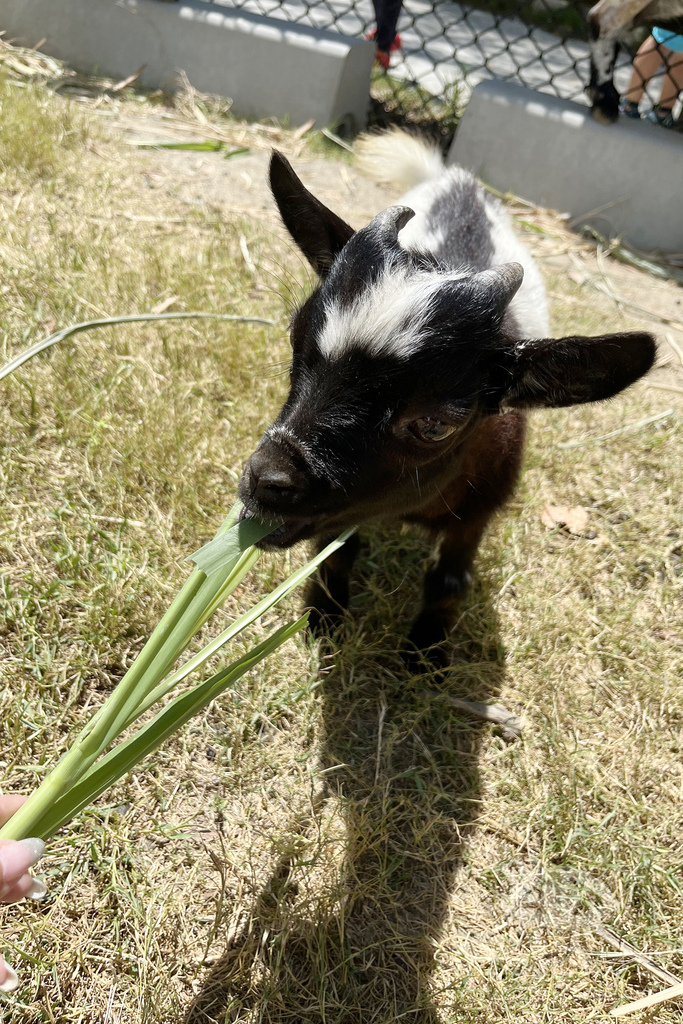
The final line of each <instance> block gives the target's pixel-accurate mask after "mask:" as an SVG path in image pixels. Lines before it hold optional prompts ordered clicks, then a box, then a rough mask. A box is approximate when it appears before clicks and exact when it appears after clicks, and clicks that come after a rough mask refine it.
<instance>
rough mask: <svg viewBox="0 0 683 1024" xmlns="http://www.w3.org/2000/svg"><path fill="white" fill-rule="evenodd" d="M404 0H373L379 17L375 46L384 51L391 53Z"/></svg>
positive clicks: (376, 15) (376, 14)
mask: <svg viewBox="0 0 683 1024" xmlns="http://www.w3.org/2000/svg"><path fill="white" fill-rule="evenodd" d="M402 2H403V0H372V6H373V7H374V8H375V17H376V18H377V31H376V33H375V46H376V47H377V49H378V50H380V51H381V52H382V53H389V50H390V49H391V44H392V43H393V41H394V36H395V35H396V26H397V24H398V19H399V16H400V14H401V4H402Z"/></svg>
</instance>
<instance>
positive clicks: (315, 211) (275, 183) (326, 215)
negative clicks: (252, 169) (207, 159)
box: [270, 150, 353, 277]
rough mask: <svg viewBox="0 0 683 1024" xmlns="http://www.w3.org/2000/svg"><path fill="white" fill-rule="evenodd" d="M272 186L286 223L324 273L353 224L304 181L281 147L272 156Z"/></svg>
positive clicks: (317, 268) (315, 268) (313, 263)
mask: <svg viewBox="0 0 683 1024" xmlns="http://www.w3.org/2000/svg"><path fill="white" fill-rule="evenodd" d="M270 189H271V192H272V193H273V196H274V198H275V202H276V203H277V205H278V209H279V210H280V215H281V217H282V220H283V221H284V224H285V227H286V228H287V230H288V231H289V233H290V235H291V236H292V238H293V239H294V241H295V242H296V244H297V245H298V246H299V248H300V249H301V251H302V253H303V254H304V256H305V257H306V259H307V260H308V262H309V263H310V264H311V266H312V267H313V269H314V270H315V271H316V273H317V274H319V275H320V276H321V277H324V276H325V274H326V273H327V272H328V270H329V269H330V267H331V266H332V263H333V262H334V259H335V257H336V256H338V255H339V253H340V252H341V250H342V249H343V248H344V246H345V245H346V243H347V242H348V240H349V238H351V235H352V234H353V228H352V227H350V226H349V225H348V224H347V223H346V222H345V221H343V220H342V219H341V217H338V216H337V215H336V213H333V212H332V210H328V208H327V207H326V206H324V205H323V204H322V203H321V202H320V200H319V199H316V198H315V196H314V195H312V194H311V193H310V192H309V191H308V189H307V188H305V187H304V185H302V183H301V182H300V181H299V179H298V177H297V176H296V174H295V173H294V170H293V168H292V165H291V164H290V162H289V160H287V158H286V157H284V156H283V155H282V153H278V152H277V150H275V151H274V152H273V155H272V157H271V160H270Z"/></svg>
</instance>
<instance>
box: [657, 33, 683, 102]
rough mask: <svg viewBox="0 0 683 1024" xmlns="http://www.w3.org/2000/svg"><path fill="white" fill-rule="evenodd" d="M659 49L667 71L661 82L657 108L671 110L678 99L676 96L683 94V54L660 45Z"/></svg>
mask: <svg viewBox="0 0 683 1024" xmlns="http://www.w3.org/2000/svg"><path fill="white" fill-rule="evenodd" d="M660 49H661V52H662V58H663V61H664V63H665V64H666V66H667V70H666V74H665V75H664V81H663V82H662V93H661V95H660V97H659V107H660V108H661V107H664V108H665V109H666V110H671V109H672V108H673V106H674V104H675V102H676V100H677V99H678V94H679V93H680V92H683V53H677V52H676V50H669V49H668V47H666V46H663V45H662V44H661V43H660Z"/></svg>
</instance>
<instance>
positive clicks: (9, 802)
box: [0, 793, 28, 826]
mask: <svg viewBox="0 0 683 1024" xmlns="http://www.w3.org/2000/svg"><path fill="white" fill-rule="evenodd" d="M27 799H28V797H25V796H19V794H18V793H6V794H5V795H3V794H1V793H0V826H2V825H4V824H5V822H6V821H9V819H10V818H11V817H12V815H13V814H14V813H15V812H16V811H18V810H19V808H20V807H21V805H22V804H25V803H26V800H27Z"/></svg>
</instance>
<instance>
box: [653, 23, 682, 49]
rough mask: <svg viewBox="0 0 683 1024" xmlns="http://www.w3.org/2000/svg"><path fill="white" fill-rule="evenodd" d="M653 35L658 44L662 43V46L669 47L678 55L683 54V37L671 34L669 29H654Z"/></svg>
mask: <svg viewBox="0 0 683 1024" xmlns="http://www.w3.org/2000/svg"><path fill="white" fill-rule="evenodd" d="M652 35H653V36H654V37H655V42H656V43H661V45H662V46H667V47H668V48H669V49H670V50H674V51H675V52H676V53H683V36H679V35H676V33H675V32H670V31H669V30H668V28H653V29H652Z"/></svg>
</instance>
